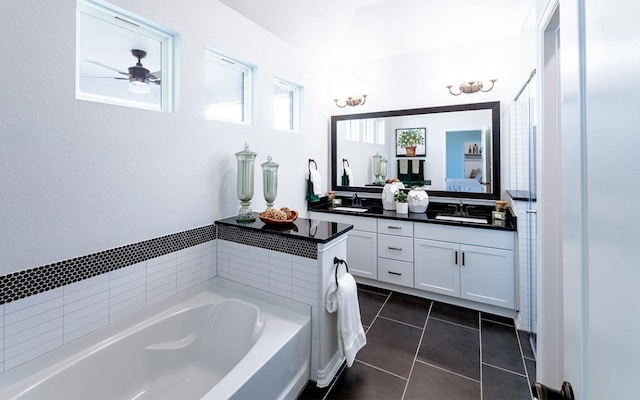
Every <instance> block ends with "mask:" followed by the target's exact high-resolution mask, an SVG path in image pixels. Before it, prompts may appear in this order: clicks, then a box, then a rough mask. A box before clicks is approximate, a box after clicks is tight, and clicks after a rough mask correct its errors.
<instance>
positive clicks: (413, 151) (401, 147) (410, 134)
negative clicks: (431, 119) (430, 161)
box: [396, 128, 427, 157]
mask: <svg viewBox="0 0 640 400" xmlns="http://www.w3.org/2000/svg"><path fill="white" fill-rule="evenodd" d="M426 144H427V128H402V129H396V157H419V156H425V155H426V154H427V145H426Z"/></svg>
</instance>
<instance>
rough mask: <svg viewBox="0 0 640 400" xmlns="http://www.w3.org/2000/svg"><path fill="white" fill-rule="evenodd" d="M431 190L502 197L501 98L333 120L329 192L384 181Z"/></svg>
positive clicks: (369, 188)
mask: <svg viewBox="0 0 640 400" xmlns="http://www.w3.org/2000/svg"><path fill="white" fill-rule="evenodd" d="M390 178H397V179H399V180H401V181H402V182H404V183H405V186H407V187H410V186H416V185H417V186H424V187H425V188H426V189H427V191H428V193H429V194H430V195H434V196H442V197H467V198H477V199H499V198H500V102H488V103H476V104H460V105H452V106H443V107H429V108H416V109H409V110H393V111H382V112H372V113H363V114H351V115H336V116H332V117H331V182H332V188H333V190H342V191H357V192H380V191H381V190H382V186H383V185H384V181H385V180H386V179H390Z"/></svg>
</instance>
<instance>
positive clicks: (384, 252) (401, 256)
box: [378, 219, 413, 287]
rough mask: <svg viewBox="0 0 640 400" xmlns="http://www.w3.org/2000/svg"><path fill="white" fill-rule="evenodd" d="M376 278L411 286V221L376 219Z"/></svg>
mask: <svg viewBox="0 0 640 400" xmlns="http://www.w3.org/2000/svg"><path fill="white" fill-rule="evenodd" d="M378 280H379V281H382V282H388V283H393V284H396V285H402V286H408V287H413V222H408V221H394V220H388V219H379V220H378Z"/></svg>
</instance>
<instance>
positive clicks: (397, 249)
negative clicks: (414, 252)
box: [387, 246, 402, 251]
mask: <svg viewBox="0 0 640 400" xmlns="http://www.w3.org/2000/svg"><path fill="white" fill-rule="evenodd" d="M387 248H388V249H389V250H396V251H402V247H391V246H388V247H387Z"/></svg>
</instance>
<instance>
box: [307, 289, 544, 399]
mask: <svg viewBox="0 0 640 400" xmlns="http://www.w3.org/2000/svg"><path fill="white" fill-rule="evenodd" d="M358 298H359V301H360V315H361V318H362V325H363V326H364V328H365V331H366V333H367V345H366V346H365V347H364V348H363V349H362V350H360V352H358V355H357V357H356V361H355V362H354V363H353V366H352V367H351V368H345V366H343V368H342V369H341V370H340V372H339V373H338V376H337V377H336V378H334V380H333V382H331V384H330V385H329V386H328V387H327V388H323V389H320V388H318V387H316V386H315V384H313V383H312V382H310V383H309V385H307V387H306V388H305V390H304V391H303V392H302V393H301V394H300V396H299V397H298V399H300V400H303V399H385V400H387V399H388V400H391V399H438V400H441V399H482V400H493V399H509V400H515V399H531V391H530V390H529V387H530V382H533V381H535V360H534V355H533V351H532V350H531V346H530V345H529V340H528V336H527V335H528V334H527V333H526V332H521V331H517V330H516V328H515V326H514V324H513V320H510V319H508V318H504V317H499V316H495V315H492V314H487V313H482V312H478V311H474V310H470V309H466V308H461V307H456V306H452V305H448V304H444V303H439V302H437V301H431V300H426V299H422V298H418V297H414V296H409V295H406V294H402V293H397V292H390V291H388V290H384V289H378V288H374V287H370V286H363V285H359V286H358Z"/></svg>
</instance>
